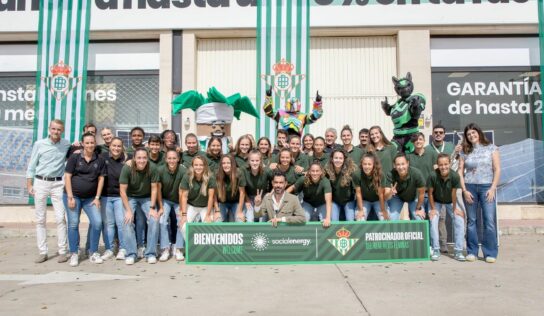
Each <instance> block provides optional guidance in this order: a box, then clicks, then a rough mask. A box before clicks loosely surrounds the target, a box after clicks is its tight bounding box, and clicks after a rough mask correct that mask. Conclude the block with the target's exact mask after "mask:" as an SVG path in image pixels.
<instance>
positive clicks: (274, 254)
mask: <svg viewBox="0 0 544 316" xmlns="http://www.w3.org/2000/svg"><path fill="white" fill-rule="evenodd" d="M187 227H188V228H187V236H186V237H187V238H186V247H187V253H186V261H187V263H188V264H291V263H298V264H301V263H339V262H382V261H388V262H396V261H423V260H429V226H428V223H427V222H426V221H388V222H358V223H340V222H336V223H333V224H332V225H331V226H330V227H329V228H323V227H322V226H321V224H320V223H317V222H316V223H307V224H305V225H285V224H281V225H280V226H279V227H277V228H274V227H272V225H270V223H245V224H236V223H219V224H206V223H190V224H188V226H187Z"/></svg>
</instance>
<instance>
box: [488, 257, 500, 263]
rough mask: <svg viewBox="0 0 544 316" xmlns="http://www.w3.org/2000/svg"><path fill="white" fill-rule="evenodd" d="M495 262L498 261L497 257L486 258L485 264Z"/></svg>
mask: <svg viewBox="0 0 544 316" xmlns="http://www.w3.org/2000/svg"><path fill="white" fill-rule="evenodd" d="M495 261H497V258H495V257H485V262H487V263H495Z"/></svg>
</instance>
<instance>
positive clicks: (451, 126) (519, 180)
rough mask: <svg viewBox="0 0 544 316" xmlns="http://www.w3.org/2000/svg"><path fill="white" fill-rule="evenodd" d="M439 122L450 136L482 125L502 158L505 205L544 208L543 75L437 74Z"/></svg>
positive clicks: (500, 70) (495, 71) (508, 71)
mask: <svg viewBox="0 0 544 316" xmlns="http://www.w3.org/2000/svg"><path fill="white" fill-rule="evenodd" d="M432 94H433V103H432V104H433V106H432V109H433V122H434V123H435V124H436V123H441V124H442V125H444V126H445V127H446V129H447V130H448V131H449V132H453V131H459V132H462V131H463V129H464V127H465V126H466V125H467V124H469V123H471V122H474V123H477V124H478V125H479V126H480V127H481V128H482V129H483V130H485V131H489V132H490V133H492V135H493V142H494V143H495V144H496V145H497V146H499V149H500V154H501V180H500V184H499V188H498V198H497V200H498V202H499V203H544V171H543V170H544V169H543V168H544V145H543V144H544V143H543V142H542V94H541V87H540V71H539V70H538V68H531V67H517V68H516V67H484V68H433V72H432Z"/></svg>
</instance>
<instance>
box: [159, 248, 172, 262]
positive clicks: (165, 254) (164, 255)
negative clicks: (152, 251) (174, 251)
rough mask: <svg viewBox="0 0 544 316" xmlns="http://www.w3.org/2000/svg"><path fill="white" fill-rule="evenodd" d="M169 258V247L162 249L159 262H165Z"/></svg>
mask: <svg viewBox="0 0 544 316" xmlns="http://www.w3.org/2000/svg"><path fill="white" fill-rule="evenodd" d="M169 258H170V247H168V248H165V249H163V251H162V253H161V256H160V258H159V261H161V262H165V261H168V259H169Z"/></svg>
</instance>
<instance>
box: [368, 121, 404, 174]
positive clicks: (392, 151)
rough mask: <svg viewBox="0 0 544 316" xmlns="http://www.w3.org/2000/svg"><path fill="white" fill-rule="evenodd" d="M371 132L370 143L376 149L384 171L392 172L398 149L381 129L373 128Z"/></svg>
mask: <svg viewBox="0 0 544 316" xmlns="http://www.w3.org/2000/svg"><path fill="white" fill-rule="evenodd" d="M369 132H370V142H371V143H372V146H373V147H374V150H375V154H376V156H378V158H379V159H380V163H381V164H382V169H383V170H384V172H391V170H392V169H393V159H394V158H395V155H396V154H397V148H396V147H395V145H393V144H392V143H391V142H390V141H389V140H388V139H387V137H385V135H384V133H383V131H382V128H381V127H379V126H372V127H371V128H370V130H369Z"/></svg>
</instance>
